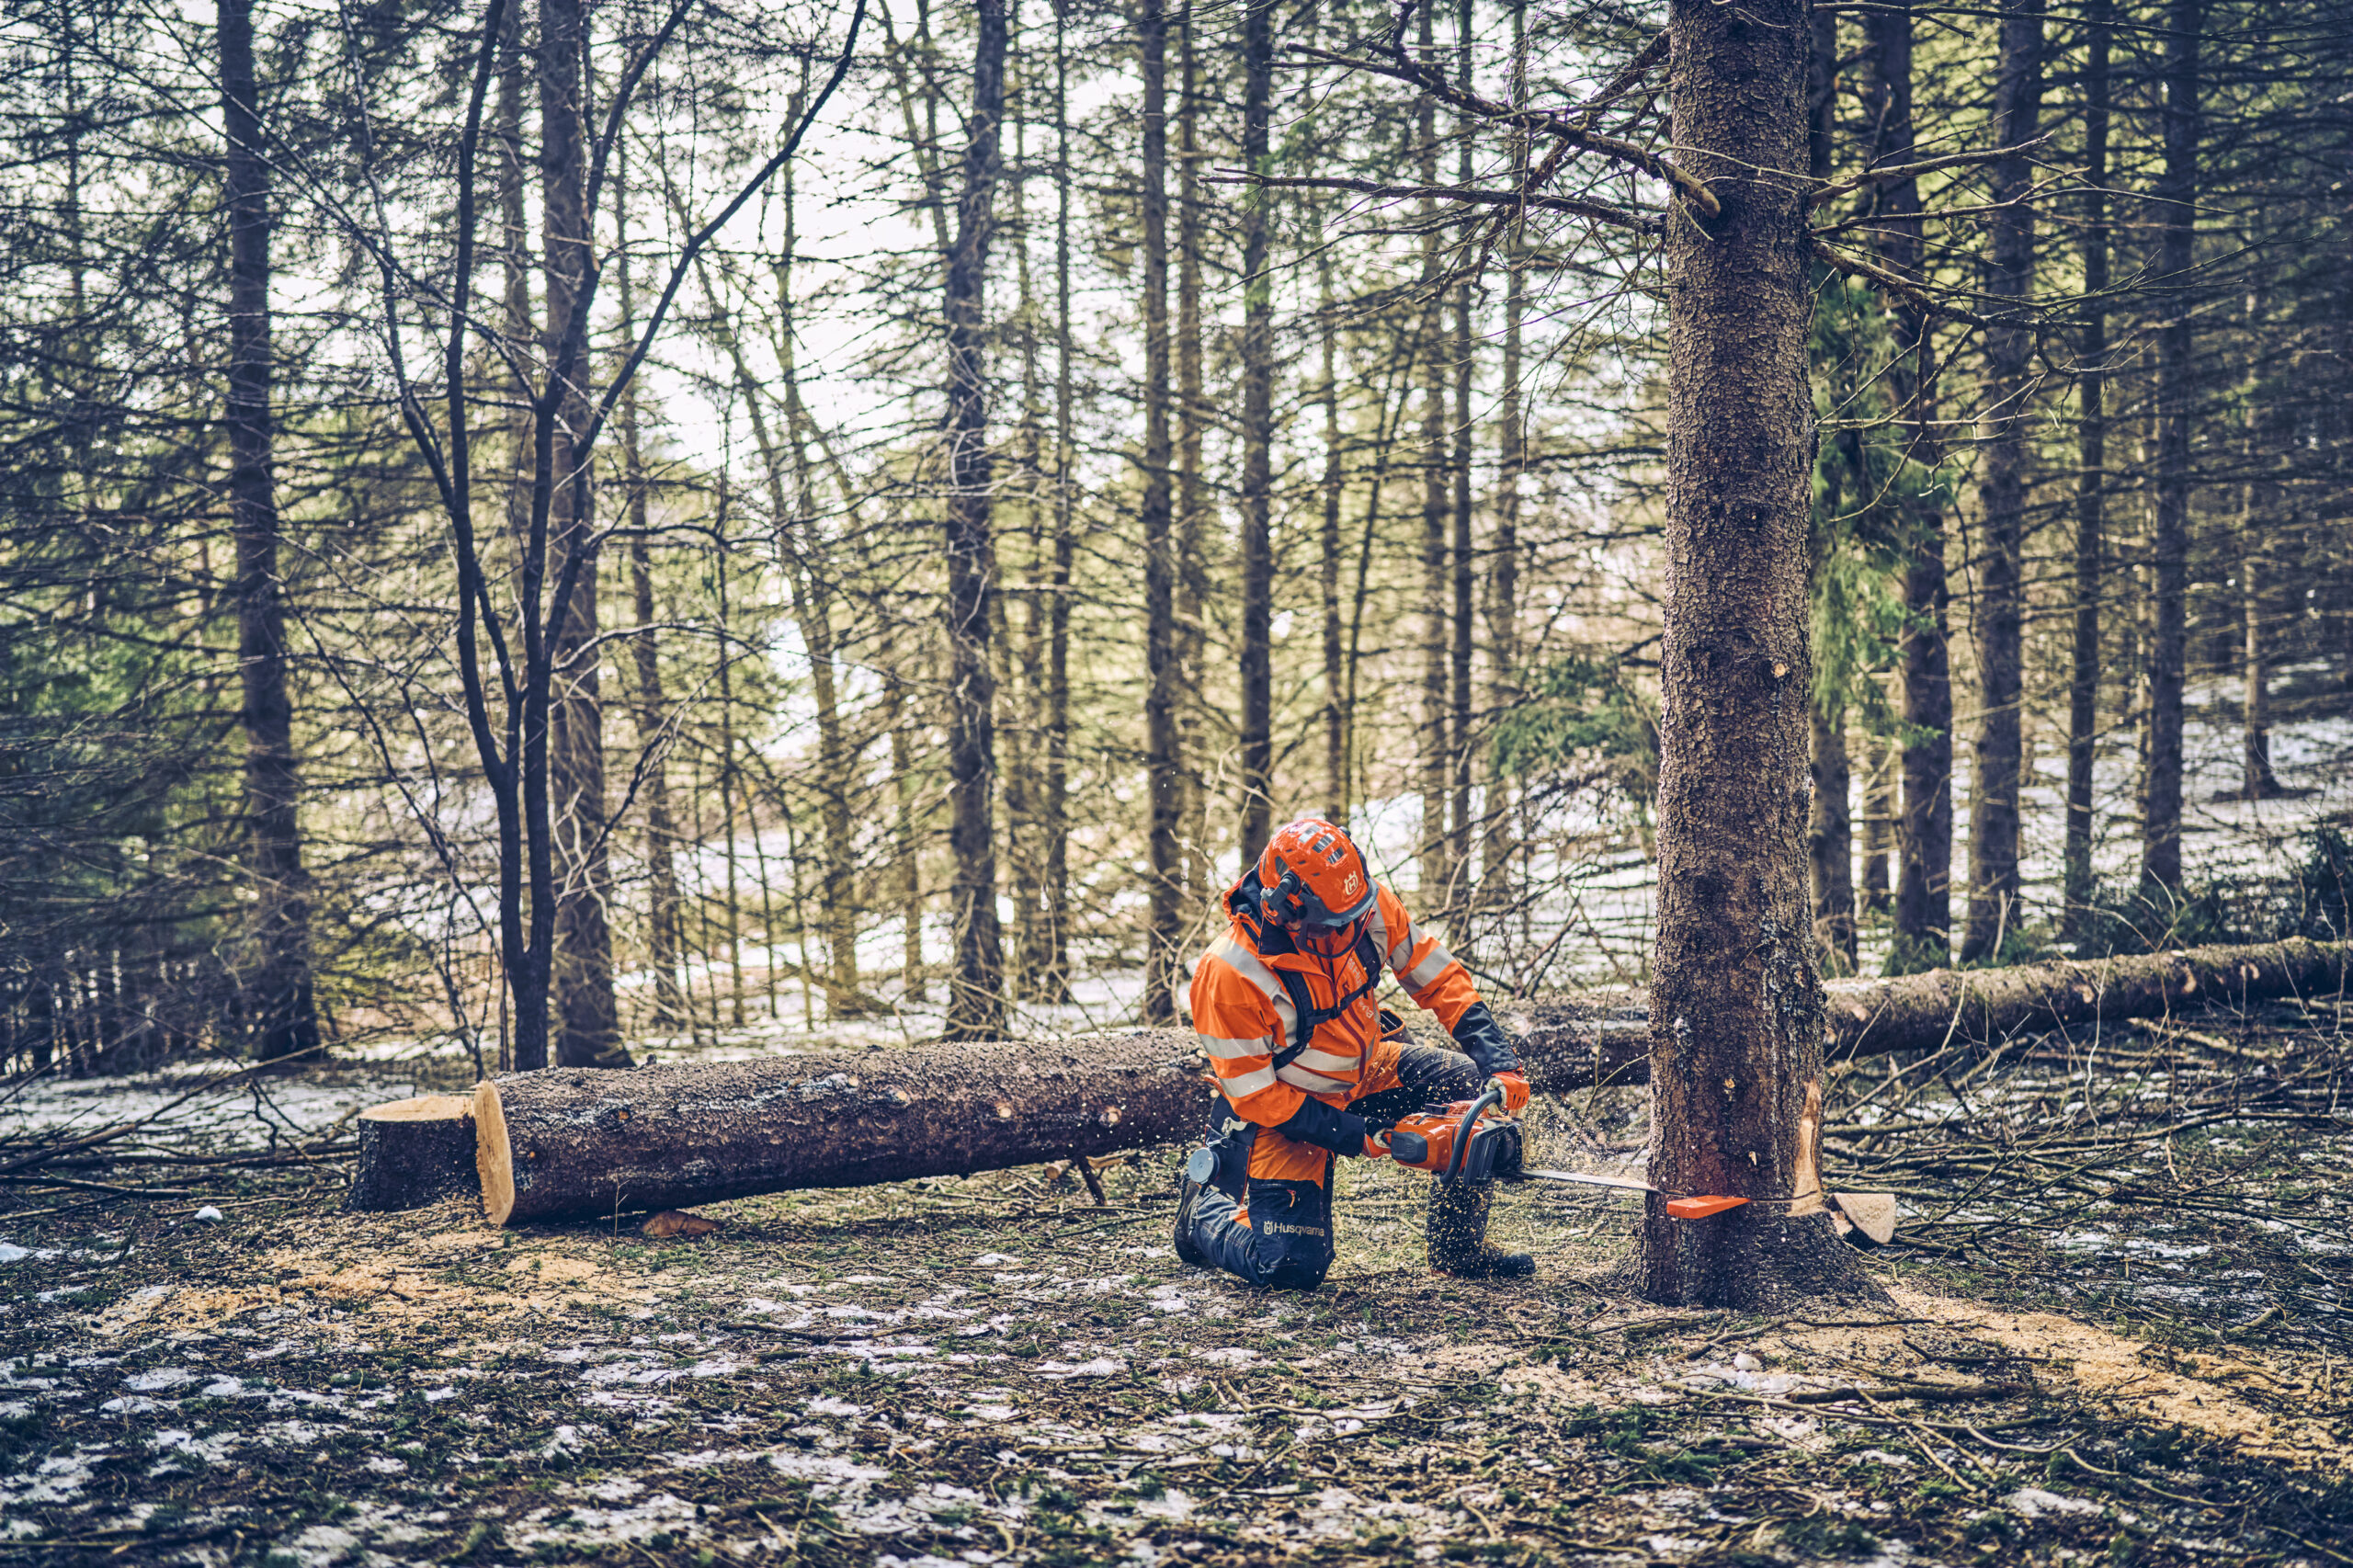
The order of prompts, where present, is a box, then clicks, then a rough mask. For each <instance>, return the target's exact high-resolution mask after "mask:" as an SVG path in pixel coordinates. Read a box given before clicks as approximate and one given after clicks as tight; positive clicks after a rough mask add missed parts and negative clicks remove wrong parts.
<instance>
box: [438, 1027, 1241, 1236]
mask: <svg viewBox="0 0 2353 1568" xmlns="http://www.w3.org/2000/svg"><path fill="white" fill-rule="evenodd" d="M1210 1093H1211V1090H1210V1088H1209V1086H1208V1085H1207V1084H1206V1083H1204V1082H1203V1081H1202V1079H1201V1077H1200V1061H1199V1047H1198V1046H1197V1044H1196V1042H1195V1040H1194V1038H1193V1036H1192V1035H1191V1034H1190V1033H1188V1032H1187V1031H1185V1030H1182V1029H1153V1030H1145V1031H1142V1032H1140V1033H1136V1034H1131V1035H1126V1036H1120V1037H1110V1038H1106V1039H1104V1040H1084V1041H1077V1042H1073V1043H1069V1044H1056V1045H1040V1044H1036V1043H1006V1042H1002V1041H989V1042H984V1043H980V1044H970V1045H941V1046H933V1047H929V1048H926V1049H924V1050H908V1051H870V1052H868V1053H865V1054H863V1055H854V1056H853V1055H837V1056H790V1057H780V1058H777V1059H774V1060H771V1061H766V1062H721V1063H714V1064H711V1065H707V1066H693V1065H690V1066H676V1067H645V1068H638V1069H634V1070H631V1071H627V1072H616V1073H597V1072H579V1071H574V1070H569V1069H563V1068H558V1069H555V1070H552V1071H549V1072H541V1073H520V1074H514V1075H512V1076H509V1077H506V1078H500V1079H494V1080H486V1081H484V1082H483V1083H482V1084H481V1085H478V1086H477V1087H476V1088H475V1091H474V1099H473V1113H474V1126H475V1132H476V1142H475V1163H476V1168H477V1170H478V1171H479V1173H480V1176H481V1180H482V1194H483V1211H484V1213H485V1214H486V1215H487V1216H488V1217H489V1219H490V1221H491V1222H492V1223H493V1224H499V1225H504V1224H509V1223H513V1222H515V1221H524V1220H544V1219H560V1218H568V1217H579V1216H587V1215H596V1214H611V1213H620V1212H630V1211H635V1210H646V1209H683V1208H687V1207H688V1206H690V1205H693V1204H698V1203H710V1202H716V1201H718V1200H720V1199H729V1198H748V1197H751V1196H753V1195H755V1194H758V1193H764V1192H787V1191H792V1190H795V1189H799V1188H806V1187H858V1186H865V1185H869V1184H871V1183H875V1182H885V1181H904V1180H908V1179H910V1178H912V1177H915V1176H961V1175H965V1174H967V1173H969V1172H972V1171H984V1170H1002V1169H1005V1168H1006V1167H1007V1166H1011V1165H1036V1164H1039V1163H1040V1162H1042V1161H1046V1160H1053V1159H1062V1158H1066V1157H1069V1156H1072V1155H1084V1154H1105V1153H1111V1152H1113V1151H1115V1150H1120V1149H1132V1148H1138V1147H1142V1146H1144V1145H1148V1144H1154V1143H1164V1142H1170V1141H1171V1140H1174V1139H1178V1138H1184V1137H1189V1136H1192V1135H1194V1134H1196V1133H1198V1132H1199V1131H1200V1127H1201V1122H1202V1119H1203V1116H1204V1114H1205V1108H1206V1106H1207V1103H1208V1096H1209V1095H1210Z"/></svg>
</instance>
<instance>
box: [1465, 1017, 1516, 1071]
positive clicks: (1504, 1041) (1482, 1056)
mask: <svg viewBox="0 0 2353 1568" xmlns="http://www.w3.org/2000/svg"><path fill="white" fill-rule="evenodd" d="M1454 1043H1455V1044H1457V1045H1459V1046H1461V1048H1462V1054H1463V1055H1465V1056H1468V1057H1469V1058H1470V1059H1471V1060H1472V1061H1473V1062H1477V1063H1478V1064H1479V1071H1480V1072H1482V1073H1483V1074H1486V1075H1487V1076H1488V1077H1490V1078H1492V1077H1494V1076H1495V1074H1498V1073H1517V1072H1518V1071H1519V1056H1518V1053H1517V1052H1515V1051H1513V1050H1512V1048H1511V1037H1510V1036H1509V1035H1507V1034H1506V1033H1504V1027H1503V1025H1501V1024H1499V1023H1497V1022H1495V1015H1494V1014H1493V1013H1490V1012H1489V1011H1487V1005H1486V1004H1485V1003H1484V1002H1473V1003H1472V1004H1471V1006H1468V1007H1465V1008H1463V1009H1462V1016H1461V1017H1459V1018H1457V1019H1455V1020H1454Z"/></svg>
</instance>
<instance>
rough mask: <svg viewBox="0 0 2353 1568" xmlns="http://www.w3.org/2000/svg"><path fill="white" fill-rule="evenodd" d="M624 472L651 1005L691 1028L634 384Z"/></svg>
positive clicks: (631, 318)
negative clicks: (681, 964) (681, 969)
mask: <svg viewBox="0 0 2353 1568" xmlns="http://www.w3.org/2000/svg"><path fill="white" fill-rule="evenodd" d="M614 214H615V218H616V229H617V233H618V234H619V235H620V243H619V244H618V245H617V248H618V249H619V250H620V258H619V262H618V267H619V273H620V277H619V283H620V308H621V334H622V335H623V336H624V337H627V338H631V339H634V338H635V337H636V335H637V295H636V290H635V289H634V288H633V286H632V279H631V275H630V264H629V245H628V244H627V233H626V224H627V221H628V215H629V210H628V203H627V197H626V193H625V188H624V187H622V186H621V184H620V182H619V181H618V180H617V181H616V182H615V187H614ZM620 426H621V473H622V477H623V479H624V481H625V482H626V483H627V484H628V486H629V527H630V537H629V575H630V601H631V603H630V608H631V613H632V614H633V615H634V616H635V617H636V619H637V624H638V625H639V626H640V627H641V628H642V631H639V632H638V634H637V635H636V636H635V637H633V638H631V640H630V653H631V663H632V670H633V673H634V674H635V676H636V677H637V678H636V690H635V692H634V693H633V694H632V695H633V696H634V697H635V698H636V699H637V701H636V713H635V718H636V727H637V745H638V751H639V754H640V757H641V760H640V762H639V765H638V766H639V767H640V769H641V770H642V781H641V783H640V785H639V788H640V789H641V790H642V791H643V792H644V795H645V863H646V867H647V877H646V881H647V886H648V891H649V895H650V897H649V907H648V908H647V910H646V944H645V945H646V952H647V956H648V958H649V959H650V960H652V962H653V966H654V1015H655V1017H658V1018H659V1019H660V1020H661V1021H662V1022H663V1023H665V1025H668V1026H669V1027H671V1028H684V1029H687V1030H688V1031H690V1032H691V1030H692V1028H693V1027H694V1019H693V1017H691V1016H690V1014H689V1013H688V1008H687V997H686V993H685V991H684V989H683V988H682V987H681V986H680V984H679V980H678V862H677V843H678V827H677V822H676V818H675V817H673V816H672V814H671V812H670V758H669V750H670V748H669V742H668V736H667V735H666V733H665V730H666V721H665V717H664V710H665V709H666V708H667V707H668V703H667V702H666V701H665V699H664V697H663V694H662V642H661V634H660V633H659V632H657V631H654V614H655V605H654V545H653V530H654V518H653V507H652V496H651V494H650V487H649V486H648V484H647V483H646V478H645V451H644V433H643V429H642V418H641V416H640V412H639V408H638V398H637V388H636V386H635V385H634V384H633V383H632V384H631V387H630V388H629V390H628V391H627V392H625V393H623V394H622V397H621V405H620Z"/></svg>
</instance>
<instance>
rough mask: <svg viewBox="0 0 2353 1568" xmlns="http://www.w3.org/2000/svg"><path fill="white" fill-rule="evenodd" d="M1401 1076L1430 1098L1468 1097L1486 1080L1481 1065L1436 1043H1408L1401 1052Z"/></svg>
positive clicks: (1399, 1073)
mask: <svg viewBox="0 0 2353 1568" xmlns="http://www.w3.org/2000/svg"><path fill="white" fill-rule="evenodd" d="M1397 1079H1398V1082H1399V1083H1400V1084H1401V1085H1404V1087H1406V1088H1408V1089H1415V1090H1418V1091H1420V1092H1421V1094H1422V1095H1423V1096H1424V1097H1425V1098H1426V1099H1431V1100H1438V1101H1440V1102H1444V1101H1449V1100H1467V1099H1469V1098H1471V1097H1472V1096H1473V1095H1476V1094H1477V1093H1478V1092H1479V1086H1480V1085H1482V1084H1483V1083H1484V1082H1485V1081H1486V1078H1485V1075H1484V1074H1482V1073H1481V1072H1480V1071H1479V1064H1478V1063H1477V1062H1473V1061H1472V1060H1471V1059H1470V1058H1469V1057H1467V1056H1465V1055H1463V1054H1462V1053H1461V1051H1447V1050H1445V1049H1443V1048H1441V1047H1439V1046H1435V1045H1408V1046H1404V1047H1401V1048H1400V1049H1399V1051H1398V1052H1397Z"/></svg>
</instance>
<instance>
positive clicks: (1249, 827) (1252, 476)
mask: <svg viewBox="0 0 2353 1568" xmlns="http://www.w3.org/2000/svg"><path fill="white" fill-rule="evenodd" d="M1242 70H1243V96H1242V162H1243V165H1244V166H1245V168H1248V169H1249V170H1251V171H1252V172H1253V173H1256V174H1266V173H1268V172H1270V165H1269V163H1268V159H1267V132H1268V125H1269V121H1270V117H1271V115H1272V113H1273V100H1274V74H1275V7H1274V0H1244V5H1243V19H1242ZM1274 199H1275V198H1274V193H1273V192H1272V191H1270V190H1267V189H1266V188H1264V187H1254V188H1252V189H1251V190H1249V191H1247V192H1245V194H1244V196H1243V198H1242V290H1243V293H1242V660H1241V666H1242V667H1241V674H1242V821H1241V842H1240V845H1239V846H1238V847H1239V852H1240V855H1241V863H1242V864H1243V865H1245V866H1247V865H1248V864H1249V863H1250V862H1251V861H1252V860H1254V859H1256V857H1257V854H1258V851H1259V850H1260V848H1262V847H1263V846H1265V844H1266V842H1267V836H1268V835H1269V834H1270V833H1271V832H1272V831H1273V828H1274V810H1275V801H1274V787H1275V779H1274V767H1275V735H1274V642H1273V636H1274V633H1273V620H1274V593H1275V545H1274V533H1273V529H1274V499H1275V497H1274V487H1275V469H1274V442H1275V301H1274V287H1275V279H1274V274H1273V273H1272V271H1270V270H1269V269H1268V267H1267V262H1268V259H1269V253H1270V249H1271V245H1272V239H1273V225H1272V224H1271V223H1269V222H1267V218H1268V212H1267V208H1268V206H1269V205H1270V204H1271V203H1272V202H1273V200H1274Z"/></svg>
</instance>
